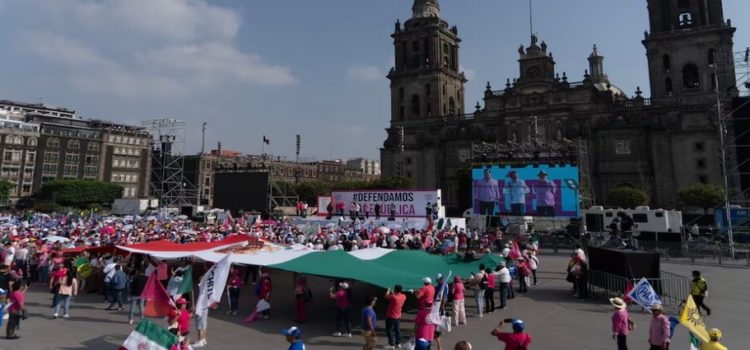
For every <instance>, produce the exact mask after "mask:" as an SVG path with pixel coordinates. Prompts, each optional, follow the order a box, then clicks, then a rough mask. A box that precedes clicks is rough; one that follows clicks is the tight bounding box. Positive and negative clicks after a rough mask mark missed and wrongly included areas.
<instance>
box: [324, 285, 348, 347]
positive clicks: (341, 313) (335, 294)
mask: <svg viewBox="0 0 750 350" xmlns="http://www.w3.org/2000/svg"><path fill="white" fill-rule="evenodd" d="M338 287H339V289H338V290H335V289H334V287H331V289H330V290H329V294H330V297H331V299H333V300H335V301H336V308H337V310H338V312H337V314H336V332H335V333H333V336H334V337H342V336H343V337H348V338H351V337H352V325H351V323H350V322H349V315H350V314H351V311H352V303H351V291H350V290H349V283H346V282H340V283H339V284H338ZM342 331H343V332H342Z"/></svg>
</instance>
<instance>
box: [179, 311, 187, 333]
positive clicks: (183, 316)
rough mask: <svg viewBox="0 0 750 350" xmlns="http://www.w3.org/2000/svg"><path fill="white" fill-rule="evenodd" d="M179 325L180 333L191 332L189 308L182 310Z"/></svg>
mask: <svg viewBox="0 0 750 350" xmlns="http://www.w3.org/2000/svg"><path fill="white" fill-rule="evenodd" d="M177 325H178V327H179V328H180V333H187V332H190V312H189V311H188V310H181V311H180V316H178V317H177Z"/></svg>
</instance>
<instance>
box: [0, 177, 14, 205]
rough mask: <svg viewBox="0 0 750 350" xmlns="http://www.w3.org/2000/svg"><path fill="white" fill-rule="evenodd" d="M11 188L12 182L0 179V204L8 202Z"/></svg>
mask: <svg viewBox="0 0 750 350" xmlns="http://www.w3.org/2000/svg"><path fill="white" fill-rule="evenodd" d="M12 189H13V184H12V183H10V182H8V181H6V180H2V181H0V205H5V204H6V203H8V198H10V190H12Z"/></svg>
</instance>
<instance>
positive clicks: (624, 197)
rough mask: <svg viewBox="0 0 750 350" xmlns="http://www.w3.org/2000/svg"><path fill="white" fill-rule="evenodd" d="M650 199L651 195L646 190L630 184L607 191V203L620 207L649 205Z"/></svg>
mask: <svg viewBox="0 0 750 350" xmlns="http://www.w3.org/2000/svg"><path fill="white" fill-rule="evenodd" d="M650 200H651V198H650V196H649V195H648V193H646V191H644V190H641V189H638V188H634V187H630V186H618V187H615V188H613V189H611V190H610V191H609V192H608V193H607V201H606V204H607V205H608V206H611V207H618V208H635V207H637V206H641V205H648V203H649V201H650Z"/></svg>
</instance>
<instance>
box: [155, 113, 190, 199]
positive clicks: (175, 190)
mask: <svg viewBox="0 0 750 350" xmlns="http://www.w3.org/2000/svg"><path fill="white" fill-rule="evenodd" d="M141 125H142V126H143V127H145V128H146V129H148V131H149V133H150V134H151V149H152V152H151V154H152V166H151V181H150V188H151V194H152V195H153V196H154V197H156V198H158V199H159V203H160V204H161V206H162V207H182V206H192V205H197V203H198V191H197V190H196V187H195V186H194V184H192V183H190V182H189V181H188V180H187V179H186V178H185V176H184V165H185V162H184V160H185V158H184V154H183V152H184V145H185V126H186V123H185V122H184V121H182V120H177V119H172V118H161V119H153V120H146V121H144V122H142V123H141Z"/></svg>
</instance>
